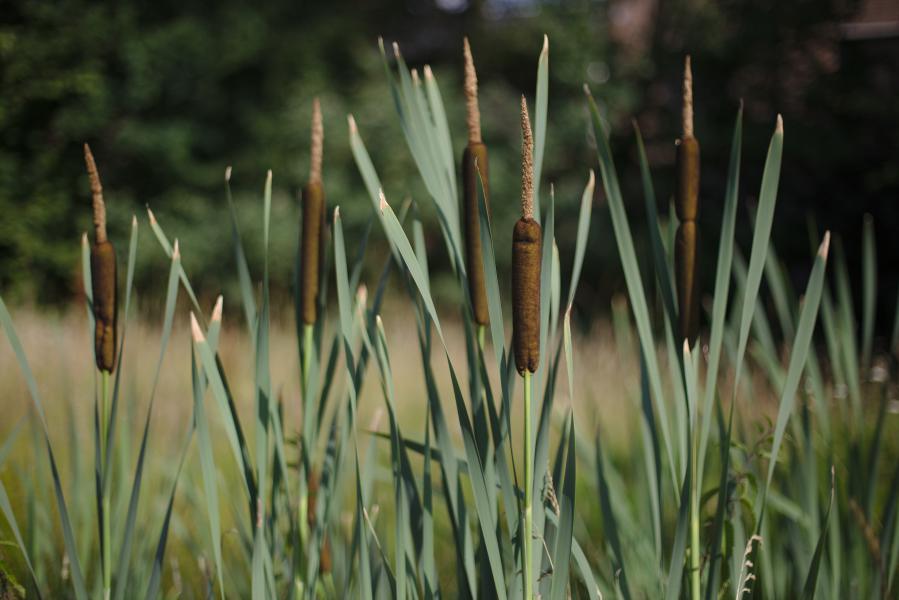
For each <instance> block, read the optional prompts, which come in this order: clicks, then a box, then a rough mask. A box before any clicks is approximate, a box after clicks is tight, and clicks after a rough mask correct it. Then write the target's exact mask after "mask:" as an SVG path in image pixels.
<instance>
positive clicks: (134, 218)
mask: <svg viewBox="0 0 899 600" xmlns="http://www.w3.org/2000/svg"><path fill="white" fill-rule="evenodd" d="M131 226H132V227H137V215H134V214H132V215H131Z"/></svg>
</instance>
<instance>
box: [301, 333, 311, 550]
mask: <svg viewBox="0 0 899 600" xmlns="http://www.w3.org/2000/svg"><path fill="white" fill-rule="evenodd" d="M313 330H314V326H313V325H310V324H308V323H307V324H304V325H303V367H302V369H303V372H302V374H301V376H302V379H303V405H304V406H305V407H306V408H308V409H311V408H312V406H313V404H312V402H311V400H310V399H309V398H308V397H307V396H308V394H309V393H310V391H309V374H310V371H311V370H312V347H313ZM312 418H313V415H312V414H311V413H310V412H309V411H306V412H304V413H303V419H312ZM304 429H305V428H304ZM311 430H312V429H310V431H311ZM312 445H313V440H305V444H304V446H305V447H306V450H307V452H310V453H311V452H312ZM308 458H309V457H307V456H304V457H303V459H302V460H301V461H300V464H301V465H305V464H307V463H308ZM301 471H302V473H301V479H302V481H301V482H300V505H299V523H298V525H299V528H300V539H301V540H302V541H303V543H305V541H306V540H307V539H309V507H308V505H307V502H308V500H307V499H308V497H309V475H310V473H308V472H305V469H302V470H301Z"/></svg>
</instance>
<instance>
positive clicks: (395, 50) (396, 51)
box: [393, 42, 400, 60]
mask: <svg viewBox="0 0 899 600" xmlns="http://www.w3.org/2000/svg"><path fill="white" fill-rule="evenodd" d="M393 55H394V56H395V57H396V59H397V60H399V59H400V45H399V44H397V43H396V42H393Z"/></svg>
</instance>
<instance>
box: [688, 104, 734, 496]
mask: <svg viewBox="0 0 899 600" xmlns="http://www.w3.org/2000/svg"><path fill="white" fill-rule="evenodd" d="M742 147H743V106H742V104H741V105H740V109H739V110H738V111H737V118H736V123H734V134H733V139H732V141H731V145H730V163H729V164H728V167H727V185H726V187H725V192H724V211H723V214H722V215H721V238H720V241H719V242H718V261H717V266H716V269H715V292H714V296H713V300H712V323H711V334H710V339H709V352H708V368H707V369H706V379H705V390H704V399H703V403H702V424H701V425H700V431H699V454H698V457H699V462H698V464H697V475H696V480H697V481H699V482H700V483H701V482H702V481H703V480H704V479H703V475H704V472H705V454H706V448H707V447H708V442H709V433H710V431H711V423H712V402H713V401H714V398H715V390H716V389H717V385H716V384H717V381H718V368H719V365H720V361H721V346H722V342H723V340H724V325H725V323H724V319H725V317H726V316H727V300H728V297H729V295H730V277H731V263H732V262H733V255H734V254H733V252H734V232H735V230H736V223H737V196H738V193H739V189H740V160H741V156H742V152H743V150H742Z"/></svg>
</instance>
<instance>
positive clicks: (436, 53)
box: [0, 0, 899, 318]
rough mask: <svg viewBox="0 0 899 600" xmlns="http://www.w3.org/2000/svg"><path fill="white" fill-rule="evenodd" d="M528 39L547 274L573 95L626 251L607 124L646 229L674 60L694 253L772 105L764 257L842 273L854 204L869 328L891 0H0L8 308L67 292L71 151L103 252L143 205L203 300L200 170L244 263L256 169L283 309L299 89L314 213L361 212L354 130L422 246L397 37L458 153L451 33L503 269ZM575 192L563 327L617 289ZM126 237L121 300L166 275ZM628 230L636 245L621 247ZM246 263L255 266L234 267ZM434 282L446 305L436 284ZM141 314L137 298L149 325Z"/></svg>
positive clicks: (562, 235)
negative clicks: (324, 201)
mask: <svg viewBox="0 0 899 600" xmlns="http://www.w3.org/2000/svg"><path fill="white" fill-rule="evenodd" d="M544 33H547V34H548V35H549V39H550V100H549V125H548V140H547V149H546V159H545V168H544V176H545V177H544V181H543V182H542V185H543V186H544V189H545V188H546V187H547V186H548V183H549V182H553V184H554V186H555V191H556V196H557V207H558V212H559V213H560V214H559V216H558V218H557V223H559V225H558V226H557V227H559V229H560V231H559V233H558V236H559V242H560V251H561V256H562V257H563V261H564V260H565V257H568V256H570V252H571V248H570V247H568V244H573V239H574V235H568V233H569V229H571V230H573V228H574V226H575V218H576V217H575V215H576V211H577V201H578V198H579V196H580V191H581V190H582V188H583V185H584V183H585V181H586V178H587V171H588V169H589V168H593V167H594V166H595V154H594V152H593V150H592V149H591V142H590V138H589V135H588V133H587V132H588V127H587V116H586V111H585V107H584V101H583V94H582V92H581V87H582V84H583V83H584V82H587V83H588V84H589V85H590V86H591V88H592V89H593V92H594V94H595V95H596V96H597V98H598V99H599V100H600V101H601V103H602V105H603V109H604V112H605V115H606V116H607V117H608V120H609V123H610V125H611V128H612V137H613V147H614V149H615V152H616V155H617V156H618V167H619V169H620V170H621V172H622V178H623V184H624V185H625V188H626V190H627V192H628V193H627V200H628V210H629V211H630V215H631V217H632V219H633V221H634V223H637V224H638V226H636V230H637V233H638V236H640V235H641V232H642V231H643V229H644V228H643V224H642V223H643V222H642V197H641V195H640V194H641V191H640V186H639V181H638V179H637V178H638V173H637V172H636V161H635V153H634V149H635V144H634V136H633V130H632V126H631V120H632V119H635V120H636V122H637V123H638V124H639V126H640V128H641V130H642V133H643V136H644V138H645V139H646V143H647V151H648V153H649V158H650V161H651V163H652V167H653V172H654V182H655V186H656V192H657V196H658V199H659V202H660V203H661V205H662V210H663V211H665V212H667V203H668V202H667V201H668V198H669V195H670V192H671V189H672V171H673V160H674V144H673V142H674V139H675V138H676V137H677V135H678V131H679V126H678V122H679V110H680V101H679V84H680V77H681V69H682V63H683V57H684V55H685V54H687V53H689V54H691V55H692V57H693V69H694V76H695V103H696V119H697V123H696V131H697V136H698V137H699V139H700V140H701V142H702V149H703V163H702V169H703V172H702V175H703V177H702V194H701V196H702V215H701V220H700V224H701V226H702V228H703V231H704V232H707V234H706V235H705V236H704V243H705V244H706V247H707V248H709V249H710V250H712V252H710V254H713V253H714V251H713V249H714V248H715V247H716V245H717V229H718V223H719V222H720V217H721V214H720V205H721V204H722V197H723V188H724V178H725V175H726V169H727V161H728V153H729V146H730V139H731V135H732V127H733V122H734V117H735V114H736V111H737V107H738V104H739V102H740V100H741V99H742V101H743V102H744V105H745V118H746V120H745V127H744V147H743V157H744V160H743V177H742V182H741V192H742V194H741V213H740V219H741V221H743V222H744V223H745V222H746V221H747V220H748V219H749V218H750V212H749V210H748V209H749V208H750V207H751V206H752V202H753V199H754V196H755V194H757V192H758V186H759V180H760V176H761V169H762V164H763V161H764V157H765V152H766V148H767V142H768V139H769V137H770V134H771V131H772V129H773V126H774V121H775V116H776V114H777V113H779V112H780V113H782V114H783V115H784V121H785V123H786V138H785V139H786V142H785V154H784V168H783V174H782V178H781V186H780V190H781V191H780V200H779V205H778V209H777V218H776V220H775V230H774V237H773V239H774V241H775V243H776V244H777V247H778V251H779V253H780V255H781V257H782V258H784V259H785V260H786V261H787V264H788V265H789V266H790V268H791V275H792V276H793V277H794V278H795V281H796V283H797V284H798V283H801V282H802V281H803V280H804V277H805V274H806V270H807V267H808V265H809V263H810V259H809V257H810V254H811V247H812V242H811V241H810V235H809V233H808V231H809V229H810V228H811V229H814V230H816V231H817V232H820V231H822V230H823V229H824V228H830V229H832V230H834V231H835V232H836V233H837V234H839V236H840V237H841V238H842V241H843V247H844V249H845V253H846V255H847V258H848V260H849V261H850V265H853V264H857V261H858V260H859V254H860V232H861V223H862V217H863V214H864V213H866V212H867V213H871V214H872V215H873V216H874V218H875V225H876V228H877V236H878V237H877V245H878V259H879V263H880V274H881V279H880V281H881V287H880V289H881V291H882V292H883V294H882V301H881V305H882V306H881V311H880V314H884V315H888V314H889V315H891V314H892V311H893V310H894V306H893V305H892V304H890V303H891V302H893V301H894V298H895V293H896V289H897V282H899V278H897V273H899V236H897V235H896V233H895V232H897V231H899V102H897V98H899V3H896V2H895V1H894V0H866V1H863V2H857V1H853V0H792V1H790V2H784V1H782V0H728V1H720V2H716V1H712V0H675V1H672V2H660V1H658V0H349V1H337V0H335V1H332V2H296V1H294V0H267V1H266V2H255V3H246V2H239V1H236V0H224V1H222V2H216V3H209V2H199V1H196V0H178V1H177V2H172V1H169V0H160V1H157V2H152V3H147V2H138V1H135V0H123V1H120V2H115V3H112V2H91V1H88V0H59V1H57V2H52V3H50V2H29V1H27V0H7V2H5V3H4V8H3V10H2V14H0V140H2V142H0V214H2V218H0V289H2V290H3V293H4V295H5V296H6V297H8V298H9V297H15V298H18V299H19V300H21V301H36V302H39V303H45V304H50V305H53V304H61V303H64V302H67V301H68V300H70V298H71V297H72V295H73V294H76V293H77V291H78V289H77V288H78V284H77V282H78V281H79V276H78V273H77V265H78V264H79V259H78V252H79V236H80V232H82V231H84V230H87V229H88V228H89V223H90V214H89V206H90V204H89V201H90V195H89V190H88V182H87V177H86V176H85V174H84V168H83V163H82V156H81V144H82V143H83V142H84V141H88V142H90V143H91V145H92V147H93V149H94V154H95V155H96V157H97V159H98V162H99V166H100V169H101V174H102V176H103V181H104V185H105V188H106V190H107V193H106V196H107V203H108V205H109V213H110V220H111V229H112V235H113V238H114V239H116V238H117V239H119V240H121V242H120V245H119V250H120V252H122V253H123V252H124V246H125V241H124V238H125V236H126V234H127V229H128V223H129V222H130V219H131V215H132V214H133V213H134V214H137V216H138V218H139V219H141V220H143V221H144V222H145V219H146V216H145V215H146V213H145V211H144V206H145V205H149V206H151V207H152V208H153V211H154V212H155V214H156V216H157V217H158V218H159V220H160V222H162V223H163V224H164V226H165V228H166V230H167V232H168V233H169V234H170V235H172V236H177V237H179V238H180V240H181V243H182V247H183V248H184V252H183V253H184V257H185V259H184V260H185V265H186V268H187V269H188V270H189V271H190V272H191V276H192V279H193V280H194V282H195V283H196V284H198V286H199V288H200V289H202V290H205V293H207V294H208V295H210V296H211V295H214V294H217V293H218V292H219V291H220V290H224V291H225V293H226V295H227V294H228V293H229V290H233V288H232V287H231V286H234V285H235V283H234V282H235V277H233V264H232V255H231V251H230V239H229V235H228V231H229V229H228V217H227V212H226V208H225V204H224V193H223V173H224V169H225V167H226V166H227V165H233V167H234V175H233V179H232V182H233V185H234V188H235V191H236V199H237V202H238V205H239V210H240V214H241V219H242V228H243V229H242V233H243V234H244V235H245V236H246V237H247V238H248V239H247V244H248V247H249V248H254V247H255V248H258V247H259V245H260V243H261V242H260V238H261V211H260V210H259V203H260V199H261V191H262V184H263V181H264V177H265V171H266V169H268V168H272V169H273V170H274V182H275V204H274V211H275V215H274V229H273V233H272V235H273V242H272V243H273V261H274V264H273V281H275V282H280V285H281V289H280V293H281V294H282V296H283V297H285V298H286V297H287V296H288V295H289V294H290V287H289V286H290V281H291V277H290V272H291V268H292V260H293V255H294V252H295V246H296V235H297V227H296V224H297V218H298V206H297V198H298V194H297V191H298V189H299V187H300V186H301V185H302V183H303V181H304V178H305V174H306V173H307V169H308V139H309V125H308V122H309V116H310V111H311V101H312V98H313V97H314V96H320V97H321V98H322V101H323V106H324V111H325V136H326V141H325V186H326V191H327V195H328V200H329V203H330V204H331V205H332V206H333V205H335V204H340V205H341V209H342V210H341V212H342V214H343V215H344V219H345V223H346V226H347V227H349V228H350V236H352V234H353V231H357V232H358V231H360V230H361V227H362V226H363V224H364V223H365V222H366V221H367V219H368V217H369V216H370V214H371V208H370V203H369V201H368V199H367V198H366V196H365V192H364V188H363V185H362V182H361V179H360V177H359V175H358V173H357V171H356V168H355V165H354V163H353V161H352V157H351V155H350V152H349V149H348V147H347V125H346V116H347V114H348V113H353V114H354V116H355V118H356V120H357V122H358V123H359V127H360V131H361V133H362V135H363V137H364V139H365V140H366V143H367V145H368V147H369V150H370V152H371V155H372V157H373V159H374V162H375V166H376V167H377V168H378V170H379V173H380V174H381V176H382V179H383V180H384V184H385V188H386V192H387V194H388V196H389V197H391V198H395V199H397V200H400V199H402V198H405V197H411V198H413V199H414V200H417V201H420V205H421V209H422V211H423V212H424V213H425V215H426V218H427V219H429V221H428V222H429V223H430V225H431V226H432V232H436V227H435V224H434V220H433V219H432V218H429V217H428V215H431V216H432V212H433V211H432V210H431V207H430V202H429V200H428V198H427V196H426V193H425V191H424V189H423V186H422V185H421V182H420V180H419V178H418V177H417V173H416V171H415V168H414V164H413V162H412V160H411V157H410V156H409V152H408V150H407V148H406V146H405V143H404V140H403V137H402V132H401V130H400V126H399V122H398V119H397V118H396V115H395V111H394V107H393V103H392V100H391V98H390V94H389V90H388V87H387V84H386V79H385V74H384V70H383V67H382V65H381V58H380V55H379V52H378V44H377V39H378V36H383V37H384V38H385V40H386V41H388V42H391V41H394V40H396V41H397V42H398V43H399V44H400V47H401V49H402V51H403V53H404V55H405V57H406V60H407V61H408V62H409V63H410V64H411V65H412V66H421V65H423V64H425V63H427V64H430V65H431V67H432V69H433V70H434V73H435V75H436V76H437V79H438V81H439V83H440V86H441V90H442V93H443V96H444V102H445V104H446V106H447V110H448V113H449V118H450V121H451V126H452V128H453V135H454V140H453V141H454V144H455V146H456V148H457V150H458V151H459V152H461V149H462V145H463V144H464V142H465V130H464V120H463V119H464V115H463V105H462V95H461V48H462V37H463V36H464V35H468V36H469V38H470V39H471V44H472V48H473V52H474V56H475V62H476V65H477V67H478V75H479V78H480V88H481V110H482V120H483V126H484V137H485V141H486V142H487V143H488V144H489V146H490V149H491V178H492V184H493V185H492V188H493V209H494V215H495V217H496V219H498V223H499V224H500V225H499V226H498V230H499V235H500V237H499V239H498V244H499V248H500V251H499V252H498V259H499V261H500V263H501V265H504V263H505V261H507V260H508V252H507V251H506V247H507V246H508V245H509V239H508V232H506V231H505V229H508V228H504V227H502V224H503V223H508V224H509V225H510V227H511V223H512V219H513V215H514V213H515V211H516V210H517V197H518V180H519V179H518V178H519V174H518V153H519V131H518V116H517V109H516V107H517V98H518V96H519V94H521V93H522V92H524V93H527V94H528V95H529V97H530V98H533V94H534V86H535V78H536V61H537V56H538V54H539V51H540V48H541V45H542V37H543V34H544ZM597 187H598V189H597V194H596V203H597V207H596V209H595V210H594V226H593V231H592V232H591V238H590V245H591V247H590V249H589V252H590V258H591V259H590V260H589V261H587V264H586V265H585V272H584V278H583V282H582V284H581V294H580V295H579V297H578V304H579V305H580V307H581V310H580V311H579V313H580V314H581V315H583V316H584V317H585V318H589V317H590V316H593V315H594V314H596V310H602V307H606V306H608V299H609V298H610V296H611V295H612V294H613V293H614V292H616V291H618V290H621V289H623V285H622V277H621V271H620V267H619V261H618V258H617V253H616V250H615V246H614V238H613V235H612V231H611V226H610V222H609V219H608V215H607V214H606V212H605V211H604V210H603V199H602V192H601V187H600V186H597ZM745 233H746V231H745V230H744V231H742V234H745ZM817 236H818V233H816V234H815V236H814V237H817ZM150 237H151V235H150V233H149V230H147V229H144V234H143V239H142V243H141V254H140V260H139V271H138V281H137V286H138V290H141V289H143V290H147V291H148V292H151V291H152V290H154V289H156V286H154V284H153V282H155V281H159V278H160V277H161V275H160V273H161V272H162V270H164V269H166V268H167V265H166V261H165V260H164V257H163V255H162V254H161V252H160V251H159V250H158V247H157V246H156V245H155V242H154V241H153V240H151V239H150ZM374 237H375V238H377V239H374V240H373V243H374V244H375V247H376V248H377V247H378V246H379V245H380V246H381V247H383V238H382V237H381V236H380V235H376V236H374ZM431 237H432V238H433V239H432V241H433V242H434V243H433V249H434V253H433V257H432V262H433V264H434V267H435V270H436V269H439V268H441V267H443V266H445V264H446V261H445V256H444V255H443V250H442V247H441V244H439V243H437V242H438V239H437V237H436V235H433V236H431ZM642 237H643V239H642V240H641V239H639V238H638V243H642V244H645V236H642ZM349 239H351V240H352V239H353V238H352V237H350V238H349ZM742 241H743V242H748V240H746V239H745V238H743V239H742ZM377 254H378V253H377V252H372V253H370V255H371V256H376V255H377ZM123 258H124V256H123ZM249 258H250V261H251V263H252V262H253V261H254V260H255V261H257V262H256V263H255V264H258V256H252V255H251V256H250V257H249ZM712 259H713V257H712V256H710V257H709V260H708V263H709V264H711V262H712ZM708 268H710V267H708ZM563 270H564V269H563ZM852 271H853V272H855V273H860V270H859V269H857V268H855V269H852ZM711 278H712V274H711V273H709V274H708V277H707V281H711ZM446 287H447V290H446V291H445V293H446V294H454V293H458V292H457V291H454V290H452V289H450V288H451V286H446ZM148 296H152V294H148ZM152 301H153V298H152V297H150V298H148V299H147V301H146V303H145V305H146V306H148V307H150V308H152Z"/></svg>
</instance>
